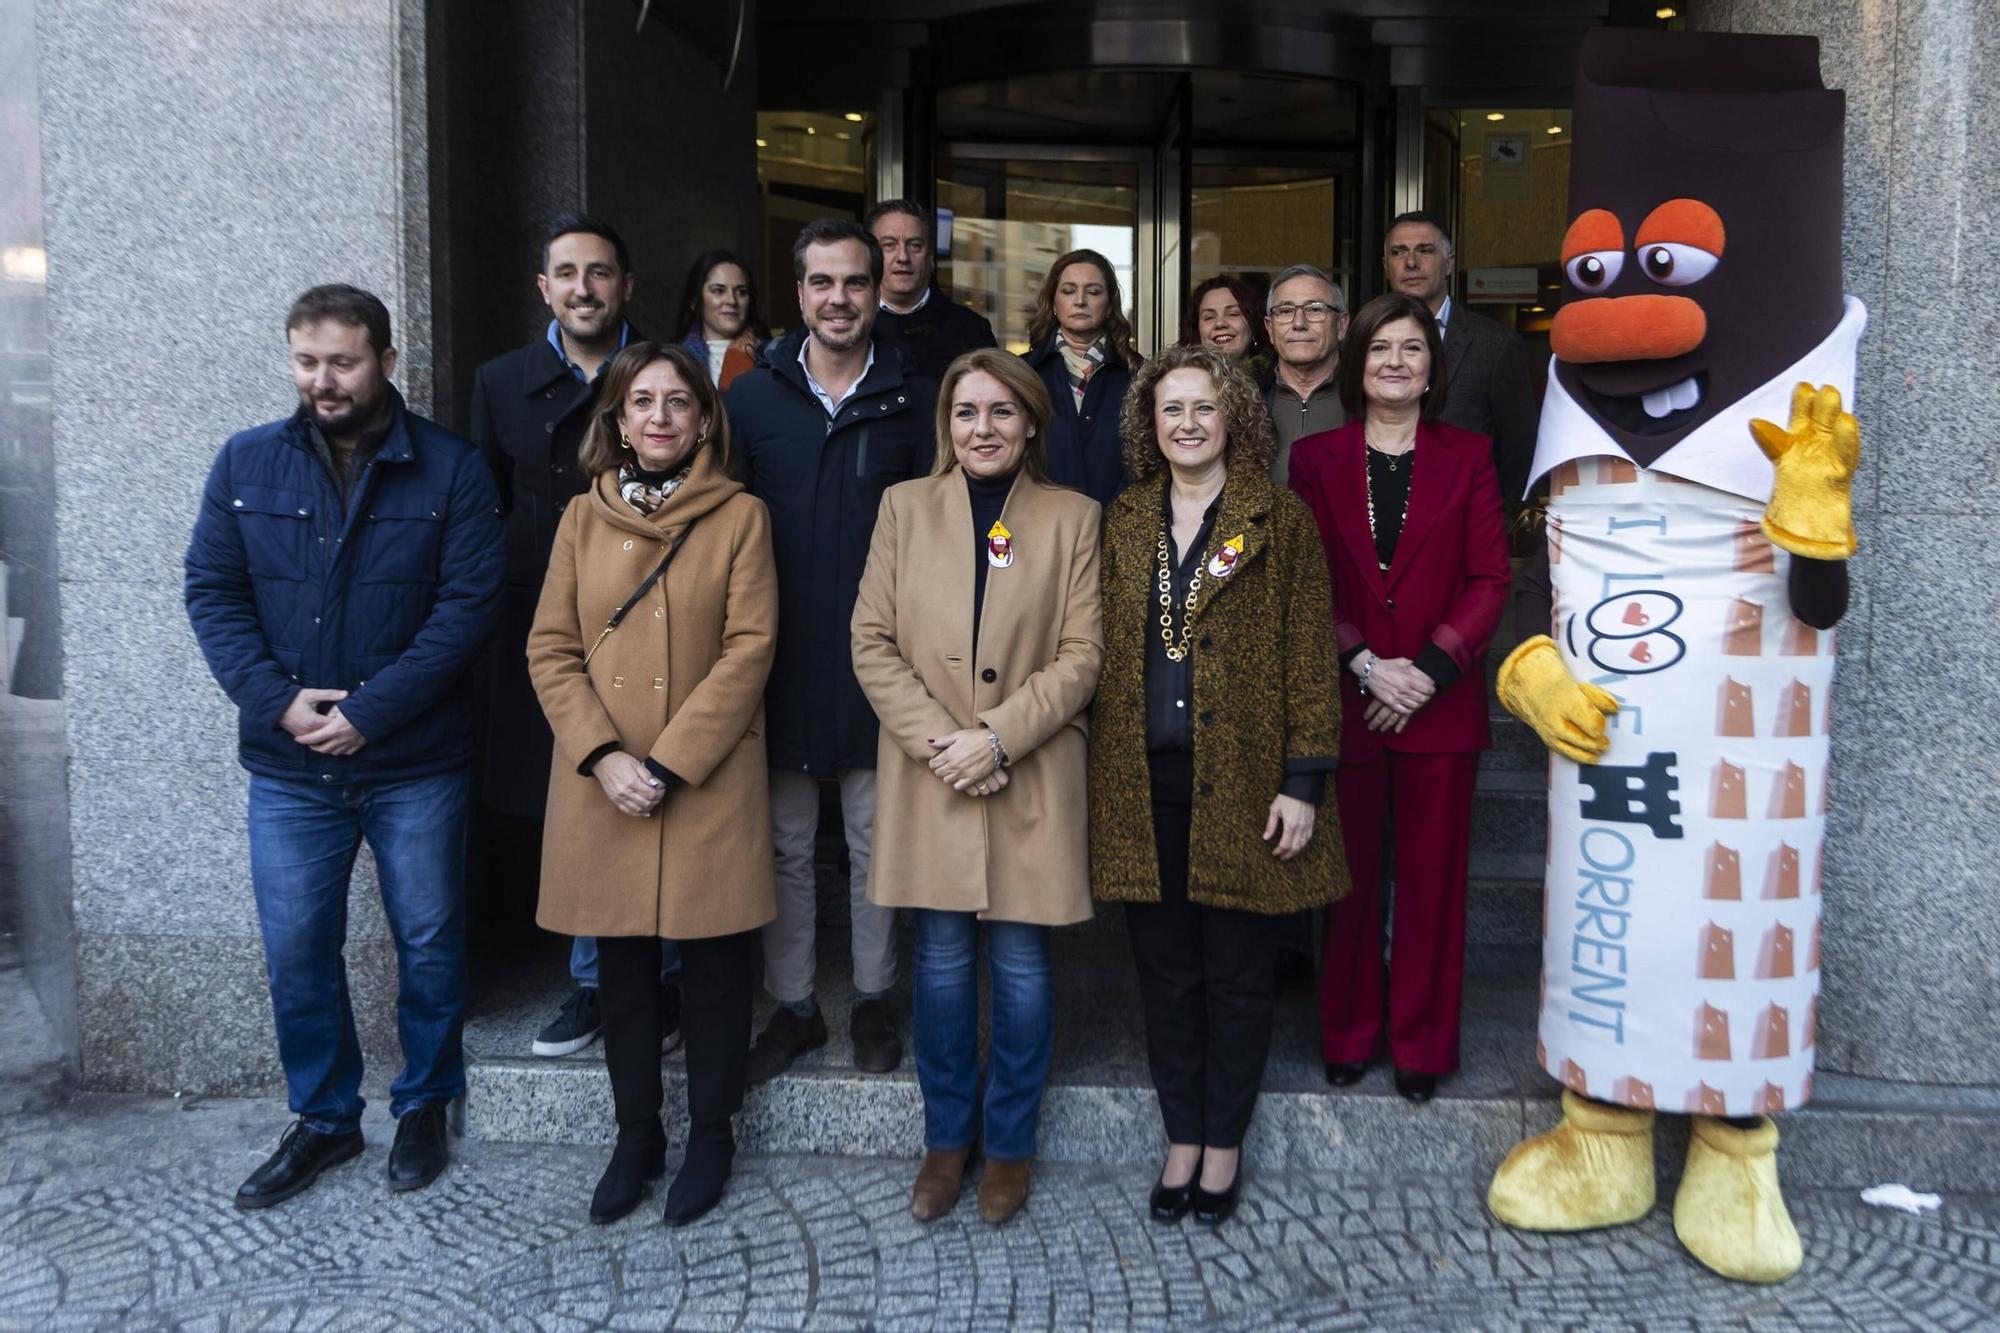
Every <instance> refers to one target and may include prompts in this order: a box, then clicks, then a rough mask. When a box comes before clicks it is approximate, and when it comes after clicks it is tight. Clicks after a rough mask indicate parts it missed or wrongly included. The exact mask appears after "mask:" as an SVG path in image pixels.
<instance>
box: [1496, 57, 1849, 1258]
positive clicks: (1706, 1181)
mask: <svg viewBox="0 0 2000 1333" xmlns="http://www.w3.org/2000/svg"><path fill="white" fill-rule="evenodd" d="M1844 115H1845V103H1844V100H1843V98H1842V96H1841V94H1840V93H1838V92H1829V91H1827V90H1826V89H1825V88H1824V87H1823V85H1822V84H1821V82H1820V76H1819V47H1818V43H1817V41H1815V40H1814V39H1812V38H1802V37H1801V38H1794V37H1759V36H1736V35H1726V34H1698V33H1665V32H1644V31H1626V30H1618V29H1599V30H1595V31H1593V32H1591V33H1590V34H1589V36H1588V37H1587V38H1586V40H1585V42H1584V44H1583V50H1582V54H1581V57H1580V64H1579V69H1578V76H1577V86H1576V132H1575V147H1574V149H1573V156H1572V159H1571V175H1570V206H1571V210H1572V212H1571V217H1572V221H1571V223H1570V226H1569V231H1568V233H1567V234H1566V236H1565V237H1564V240H1563V251H1562V259H1563V272H1564V278H1565V296H1564V303H1563V306H1562V308H1561V310H1560V311H1559V312H1558V313H1557V315H1556V317H1555V322H1554V325H1553V328H1552V329H1551V335H1550V343H1551V347H1552V349H1553V351H1554V353H1555V356H1554V362H1553V364H1552V367H1551V372H1550V376H1549V387H1548V395H1547V399H1546V403H1545V405H1544V407H1543V409H1542V422H1541V433H1540V436H1539V438H1538V440H1537V444H1536V457H1535V464H1534V475H1535V476H1536V477H1546V478H1547V480H1548V490H1549V505H1548V511H1547V516H1546V537H1547V541H1546V549H1545V550H1544V551H1543V552H1542V553H1541V554H1540V555H1538V556H1537V557H1536V560H1535V562H1534V564H1533V566H1531V568H1530V570H1529V571H1528V572H1527V574H1526V575H1525V576H1524V577H1523V580H1522V592H1521V594H1520V600H1519V602H1517V614H1518V616H1519V619H1520V620H1521V622H1522V625H1523V631H1522V632H1523V634H1524V635H1527V636H1531V637H1527V638H1525V640H1524V641H1523V642H1522V644H1521V646H1520V647H1519V648H1518V649H1516V650H1515V651H1514V653H1512V654H1511V655H1510V656H1509V657H1508V659H1507V661H1506V662H1505V663H1504V664H1503V665H1502V667H1501V669H1500V677H1499V693H1500V699H1501V701H1502V703H1504V704H1505V705H1506V706H1507V708H1508V709H1509V710H1510V711H1512V712H1513V713H1515V714H1516V715H1518V716H1519V717H1521V718H1522V719H1523V720H1525V721H1526V722H1528V723H1529V724H1530V725H1531V726H1533V727H1534V729H1535V731H1536V732H1537V733H1538V734H1539V735H1540V736H1541V737H1542V739H1543V740H1544V741H1545V742H1546V743H1547V744H1548V746H1549V748H1550V750H1551V751H1552V752H1553V753H1552V755H1551V759H1550V779H1549V870H1548V883H1547V889H1546V898H1545V910H1544V929H1545V944H1544V948H1543V978H1542V989H1543V994H1542V1003H1541V1020H1540V1029H1539V1038H1540V1040H1539V1042H1538V1052H1539V1056H1540V1060H1541V1065H1542V1067H1543V1068H1544V1069H1545V1070H1547V1071H1548V1072H1549V1073H1550V1074H1551V1075H1552V1076H1554V1077H1555V1078H1557V1079H1559V1080H1561V1081H1562V1083H1563V1084H1564V1092H1563V1099H1562V1100H1563V1122H1562V1124H1561V1125H1560V1126H1558V1127H1557V1128H1556V1129H1555V1130H1553V1131H1551V1132H1550V1133H1547V1134H1543V1135H1540V1136H1539V1137H1536V1138H1533V1139H1530V1140H1528V1141H1527V1142H1526V1143H1523V1144H1521V1145H1520V1146H1518V1147H1517V1148H1515V1149H1514V1151H1513V1153H1512V1154H1511V1155H1509V1157H1508V1158H1507V1160H1506V1162H1505V1163H1503V1164H1502V1165H1501V1167H1500V1170H1499V1172H1498V1174H1497V1175H1495V1177H1494V1179H1493V1184H1492V1188H1491V1191H1490V1193H1489V1195H1488V1203H1489V1206H1490V1207H1491V1208H1492V1210H1493V1213H1494V1215H1495V1216H1497V1217H1498V1218H1500V1220H1501V1221H1503V1222H1506V1223H1508V1224H1510V1225H1512V1226H1516V1227H1521V1228H1526V1229H1532V1230H1540V1231H1574V1230H1584V1229H1588V1228H1593V1227H1605V1226H1614V1225H1617V1224H1620V1223H1624V1222H1631V1221H1635V1220H1637V1219H1638V1218H1640V1217H1643V1216H1644V1215H1645V1214H1646V1213H1647V1212H1648V1211H1649V1210H1650V1209H1651V1208H1652V1206H1653V1201H1654V1200H1653V1193H1654V1185H1653V1179H1654V1174H1653V1117H1654V1113H1655V1110H1656V1109H1657V1110H1659V1111H1665V1112H1685V1113H1687V1114H1690V1115H1692V1116H1693V1117H1694V1123H1693V1125H1692V1133H1691V1135H1690V1145H1689V1148H1688V1158H1687V1166H1686V1170H1685V1171H1684V1173H1683V1175H1682V1178H1681V1184H1680V1187H1679V1192H1678V1194H1677V1196H1676V1198H1675V1200H1674V1229H1675V1232H1676V1234H1677V1235H1678V1236H1679V1237H1680V1239H1681V1243H1682V1244H1683V1245H1685V1246H1686V1247H1687V1248H1688V1250H1689V1251H1690V1252H1692V1253H1693V1254H1694V1256H1695V1257H1696V1258H1698V1259H1699V1260H1701V1262H1703V1263H1704V1264H1706V1265H1708V1267H1710V1268H1712V1269H1714V1270H1715V1271H1717V1272H1719V1273H1721V1274H1723V1275H1724V1276H1727V1277H1732V1278H1737V1279H1740V1280H1745V1281H1756V1282H1775V1281H1779V1280H1782V1279H1783V1278H1785V1277H1788V1276H1790V1275H1791V1274H1792V1273H1793V1272H1794V1271H1796V1270H1797V1268H1798V1266H1799V1262H1800V1258H1801V1253H1800V1246H1799V1238H1798V1233H1797V1231H1796V1230H1794V1228H1793V1226H1792V1222H1791V1217H1790V1215H1789V1213H1788V1212H1787V1211H1786V1208H1785V1202H1784V1198H1783V1196H1782V1194H1781V1193H1780V1192H1779V1188H1778V1172H1777V1145H1778V1131H1777V1128H1776V1126H1775V1125H1774V1124H1773V1123H1772V1121H1771V1119H1770V1113H1771V1112H1774V1111H1783V1110H1786V1109H1788V1108H1791V1107H1796V1106H1799V1105H1801V1104H1803V1103H1804V1102H1805V1101H1806V1099H1807V1098H1808V1097H1809V1096H1810V1095H1811V1093H1812V1068H1813V1045H1814V1035H1815V1034H1814V1026H1815V1019H1816V1012H1817V1000H1818V995H1819V938H1820V936H1819V918H1820V902H1821V898H1820V864H1821V856H1822V843H1823V831H1824V826H1825V812H1826V796H1827V757H1828V741H1827V720H1828V716H1829V698H1828V692H1829V689H1830V687H1831V686H1832V683H1833V634H1832V632H1831V631H1832V627H1833V625H1834V623H1835V622H1836V621H1837V620H1838V619H1839V618H1840V616H1841V614H1842V613H1843V612H1844V611H1845V610H1846V605H1847V572H1846V568H1847V567H1846V565H1845V563H1844V562H1845V560H1846V559H1847V557H1848V556H1849V555H1851V554H1852V553H1853V551H1854V544H1855V543H1854V532H1853V527H1852V524H1851V521H1850V520H1851V515H1850V505H1849V484H1850V479H1851V478H1852V477H1853V474H1854V468H1855V464H1856V460H1857V457H1858V455H1859V452H1860V435H1859V428H1858V427H1857V425H1856V423H1855V420H1854V418H1853V417H1852V416H1850V415H1848V414H1847V412H1846V411H1845V410H1844V409H1843V404H1846V403H1851V401H1852V398H1853V387H1854V363H1855V349H1856V345H1857V343H1858V342H1859V340H1860V336H1861V329H1862V325H1863V322H1864V320H1865V313H1864V312H1863V310H1862V308H1861V305H1860V303H1859V302H1857V301H1855V300H1853V299H1852V298H1843V296H1842V293H1841V280H1840V226H1841V205H1842V201H1841V181H1840V171H1841V130H1842V122H1843V119H1844ZM1542 631H1546V632H1542Z"/></svg>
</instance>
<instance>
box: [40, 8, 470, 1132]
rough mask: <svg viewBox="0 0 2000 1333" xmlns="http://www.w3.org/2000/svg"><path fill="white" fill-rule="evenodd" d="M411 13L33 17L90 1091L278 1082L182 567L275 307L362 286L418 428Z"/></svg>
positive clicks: (387, 959) (274, 392)
mask: <svg viewBox="0 0 2000 1333" xmlns="http://www.w3.org/2000/svg"><path fill="white" fill-rule="evenodd" d="M424 8H425V7H424V4H423V2H422V0H323V2H322V3H316V4H313V5H308V6H295V5H273V4H269V3H266V2H265V0H199V3H196V2H193V0H116V3H112V2H110V0H41V3H40V4H39V7H38V13H37V16H36V24H35V29H34V34H35V42H36V49H37V57H38V62H39V73H40V83H41V128H42V149H43V162H44V175H43V183H44V193H45V196H46V199H45V221H46V232H47V248H48V280H49V325H50V351H51V359H52V362H53V391H54V401H55V424H54V435H55V454H56V459H57V466H56V474H55V513H56V527H57V537H58V549H59V551H60V566H59V570H60V580H61V602H62V613H63V621H62V651H63V658H64V667H65V671H64V678H65V686H66V693H67V704H68V750H69V761H70V768H69V797H70V814H69V817H70V841H71V845H72V848H73V855H72V870H73V876H74V895H75V899H74V901H75V915H76V930H77V998H78V1012H79V1014H80V1016H81V1027H82V1062H83V1076H84V1078H85V1079H86V1080H87V1081H89V1082H90V1083H92V1084H95V1085H97V1086H100V1087H112V1088H134V1089H147V1090H155V1091H165V1090H173V1089H184V1088H185V1089H200V1090H203V1091H216V1092H220V1091H236V1090H248V1089H253V1088H268V1087H270V1086H272V1085H273V1084H274V1083H275V1082H276V1081H277V1079H278V1077H279V1071H278V1067H277V1060H276V1053H275V1050H274V1046H273V1041H272V1037H271V1022H270V1006H269V1002H268V998H267V996H266V993H265V985H264V975H263V960H262V954H261V949H260V946H259V943H258V939H257V929H256V912H255V908H254V906H253V904H252V900H251V895H250V886H249V877H248V852H247V847H246V839H245V833H244V816H243V806H244V793H245V779H244V775H243V773H242V770H241V769H240V768H238V766H237V764H236V759H235V725H234V716H233V712H232V710H231V709H230V707H229V705H228V703H227V701H226V700H225V699H224V697H223V695H222V693H221V691H220V690H219V689H218V688H217V687H216V686H215V685H214V683H213V682H212V681H211V679H210V678H209V674H208V671H207V669H206V667H205V666H204V665H203V663H202V661H201V658H200V655H199V654H198V652H197V651H196V648H195V644H194V640H193V636H192V635H191V634H190V632H189V630H188V627H187V621H186V618H185V616H184V615H183V613H182V608H181V596H180V578H181V554H182V551H183V549H184V547H185V544H186V541H187V535H188V530H189V528H190V526H191V524H192V521H193V517H194V514H195V508H196V501H197V497H198V495H199V493H200V488H201V484H202V479H203V477H204V476H205V475H206V473H207V470H208V465H209V462H210V460H211V459H212V458H213V456H214V454H215V451H216V449H217V448H218V447H219V446H220V445H221V443H222V441H223V440H224V439H225V438H226V437H227V436H228V435H229V434H230V433H232V432H233V431H236V430H240V429H242V428H244V427H245V426H248V425H253V424H255V423H257V422H262V421H268V420H271V419H273V418H275V417H279V416H283V415H285V414H287V413H288V412H290V411H291V409H292V407H293V405H294V403H295V401H296V399H295V397H294V395H293V390H292V387H291V378H290V375H289V374H288V372H287V370H286V366H285V352H284V348H285V342H284V316H285V311H286V309H287V307H288V306H289V305H290V303H291V300H292V298H293V297H294V296H296V295H297V294H298V293H299V292H300V291H302V290H303V289H305V288H306V287H309V286H311V285H313V284H314V283H318V282H325V281H333V280H344V281H350V282H355V283H358V284H360V285H362V286H364V287H367V288H369V289H371V290H373V291H375V292H377V293H379V294H380V295H381V296H382V298H383V299H384V300H385V301H386V302H387V303H388V305H389V307H390V310H391V312H392V315H393V317H394V320H395V324H396V341H397V343H398V344H400V346H401V347H402V349H403V359H402V362H401V365H400V368H399V373H398V380H399V382H400V385H401V388H402V389H403V392H404V393H405V394H406V395H407V396H408V398H409V399H410V401H411V403H412V405H413V406H415V407H416V408H417V409H418V410H420V411H428V410H429V409H430V406H431V398H432V392H431V356H430V348H431V329H430V303H429V302H430V291H431V280H430V223H429V217H428V211H427V202H428V198H429V188H428V177H427V171H428V162H427V153H426V146H427V131H426V90H425V86H424V78H423V75H424V69H425V65H424V41H425V30H426V23H425V13H424ZM358 880H359V882H358V883H357V889H356V893H355V895H354V907H353V913H352V921H351V924H350V935H351V940H352V942H351V944H350V946H349V949H348V964H349V967H350V969H351V971H352V973H353V985H354V989H355V999H356V1009H357V1011H358V1012H359V1013H360V1014H361V1015H362V1016H363V1029H364V1038H365V1041H366V1044H367V1046H368V1048H369V1049H370V1050H371V1052H373V1053H375V1054H376V1055H377V1056H378V1057H379V1056H380V1055H381V1054H382V1053H383V1052H385V1051H388V1052H393V1051H394V1049H395V1046H394V1035H393V1019H392V1012H391V1009H390V1007H389V1006H388V1005H387V1003H386V1002H385V997H386V995H387V994H388V993H389V992H390V990H391V989H392V987H393V978H394V970H395V969H394V958H393V955H392V952H391V950H390V947H389V945H388V942H387V934H386V930H385V927H384V924H383V921H382V917H381V912H380V908H379V905H378V903H377V900H376V895H375V893H374V886H373V879H372V876H370V875H366V874H364V875H363V876H360V877H358ZM378 1063H379V1061H378Z"/></svg>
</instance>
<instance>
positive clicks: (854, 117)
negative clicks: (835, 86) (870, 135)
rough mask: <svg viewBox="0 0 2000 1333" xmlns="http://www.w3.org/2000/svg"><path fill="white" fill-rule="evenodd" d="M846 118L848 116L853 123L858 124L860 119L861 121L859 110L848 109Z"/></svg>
mask: <svg viewBox="0 0 2000 1333" xmlns="http://www.w3.org/2000/svg"><path fill="white" fill-rule="evenodd" d="M847 118H848V119H849V120H851V121H853V122H854V123H855V124H856V125H859V124H860V123H861V121H862V115H861V113H860V112H859V111H850V112H848V113H847Z"/></svg>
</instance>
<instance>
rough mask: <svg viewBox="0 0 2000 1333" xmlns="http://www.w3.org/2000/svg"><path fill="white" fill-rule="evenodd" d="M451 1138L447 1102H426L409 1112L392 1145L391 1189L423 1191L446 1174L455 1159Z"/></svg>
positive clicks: (397, 1130) (399, 1122)
mask: <svg viewBox="0 0 2000 1333" xmlns="http://www.w3.org/2000/svg"><path fill="white" fill-rule="evenodd" d="M448 1137H449V1135H448V1133H447V1131H446V1128H445V1123H444V1103H443V1102H425V1103H423V1104H422V1105H420V1106H417V1107H415V1108H413V1109H411V1110H408V1111H405V1112H404V1113H403V1116H402V1118H401V1119H400V1120H398V1121H397V1122H396V1141H395V1143H393V1144H392V1145H390V1148H389V1188H390V1189H392V1190H395V1191H396V1192H397V1193H399V1194H400V1193H402V1192H403V1191H404V1190H420V1189H422V1188H423V1187H424V1186H426V1185H428V1184H430V1183H431V1182H432V1181H433V1180H436V1179H437V1178H438V1177H439V1176H440V1175H442V1174H444V1168H445V1165H446V1163H448V1162H450V1161H451V1149H450V1147H449V1145H448V1143H447V1139H448Z"/></svg>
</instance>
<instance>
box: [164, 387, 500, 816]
mask: <svg viewBox="0 0 2000 1333" xmlns="http://www.w3.org/2000/svg"><path fill="white" fill-rule="evenodd" d="M390 394H391V399H392V405H391V412H392V414H393V416H392V421H391V425H390V428H389V434H388V436H387V438H386V439H384V440H383V442H382V447H381V449H380V450H379V451H377V453H376V455H375V457H374V458H373V460H371V461H370V462H369V464H368V465H367V468H366V469H365V470H364V471H363V473H362V475H361V477H360V478H359V479H358V480H357V481H356V483H355V484H354V486H353V489H352V493H351V494H350V496H349V498H348V502H347V505H346V508H345V512H343V510H342V505H341V499H340V492H339V491H338V490H337V489H335V487H334V484H333V479H332V478H331V477H329V476H328V475H327V471H326V468H325V467H324V466H323V465H322V464H321V463H320V461H319V458H318V456H317V455H316V454H315V453H314V452H313V447H312V441H311V438H310V436H309V434H308V432H307V430H306V424H305V415H304V413H305V409H304V408H301V409H300V410H299V412H297V413H295V414H294V415H292V416H291V417H289V418H287V419H286V420H283V421H274V422H271V423H269V424H267V425H263V426H258V427H255V428H254V429H251V430H246V431H243V432H242V433H240V434H238V435H235V436H233V437H231V439H230V440H229V442H228V443H227V444H225V445H223V446H222V451H221V452H220V453H218V454H217V455H216V458H215V464H214V466H213V467H211V468H210V469H209V474H208V483H207V485H206V487H205V488H204V489H203V491H202V498H201V512H200V515H199V516H198V517H197V518H196V519H195V525H194V533H193V536H192V537H191V538H190V539H189V541H188V549H187V557H186V571H187V578H186V584H185V596H186V601H187V611H188V621H189V623H190V624H191V625H192V626H193V628H194V635H195V638H196V640H197V641H199V643H200V644H201V651H202V656H204V657H205V658H207V659H208V668H209V670H210V671H211V672H213V673H214V675H215V679H216V681H217V682H218V683H219V684H220V685H221V686H222V688H223V690H224V692H226V693H227V694H228V695H229V698H230V700H231V702H233V703H234V704H235V705H236V709H237V718H238V723H237V740H238V755H239V757H240V758H241V760H242V763H243V766H244V767H245V768H247V769H249V770H250V771H251V772H252V773H257V774H261V775H263V776H265V777H273V778H284V779H288V780H291V781H295V782H306V781H320V782H337V783H347V782H360V781H384V782H386V781H400V780H404V779H408V778H417V777H426V776H429V775H431V774H435V773H442V772H446V771H448V770H450V769H452V768H455V767H458V766H460V765H463V764H464V763H466V762H467V761H468V759H469V758H470V756H471V753H472V700H471V695H470V691H469V689H467V688H466V686H465V681H464V677H465V674H466V668H467V667H468V666H469V665H470V664H471V662H472V661H473V659H474V658H475V657H476V656H477V655H478V653H479V651H480V649H481V648H482V647H483V646H484V643H485V640H486V636H487V634H488V632H489V631H490V630H491V629H492V626H493V621H494V616H495V612H496V610H497V607H498V603H499V595H500V580H501V572H502V569H503V567H504V565H505V561H506V553H505V549H504V538H503V535H502V527H501V520H500V513H499V499H498V496H497V495H496V493H495V491H494V488H493V477H492V474H491V473H490V472H489V471H488V470H487V467H486V463H485V462H484V461H483V460H482V459H481V458H480V456H479V451H478V450H476V449H475V448H473V447H472V445H470V444H468V443H467V442H466V441H464V440H462V439H460V438H459V437H458V436H456V435H453V434H451V433H450V432H449V431H447V430H445V429H444V428H443V427H441V426H438V425H436V424H434V423H432V422H429V421H426V420H425V419H424V418H422V417H420V416H418V415H417V414H416V413H414V412H411V411H410V410H409V409H408V408H406V407H405V406H404V405H403V399H402V396H401V395H400V394H397V393H396V392H395V390H393V389H391V390H390ZM306 688H318V689H339V690H346V691H348V697H347V698H346V699H345V700H343V701H342V702H341V704H340V711H341V715H342V716H344V717H345V718H346V719H347V720H348V721H349V722H351V723H352V724H353V725H354V727H355V729H356V730H357V731H359V732H360V733H361V734H362V735H363V736H364V737H366V738H367V742H368V743H367V744H366V745H364V746H362V747H361V749H360V750H359V751H357V752H355V753H354V754H352V755H348V756H346V757H344V758H341V757H335V756H332V755H323V754H319V753H317V752H315V751H313V750H311V749H309V748H307V747H306V746H303V745H300V744H299V743H298V742H297V741H295V740H293V739H292V737H291V736H290V735H289V734H288V733H286V732H285V731H284V730H283V729H282V728H281V727H279V725H278V719H279V717H280V716H282V715H283V713H284V711H285V709H286V708H287V707H288V706H289V705H290V704H291V702H292V698H293V696H295V695H296V694H297V693H298V692H299V691H300V690H301V689H306Z"/></svg>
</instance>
